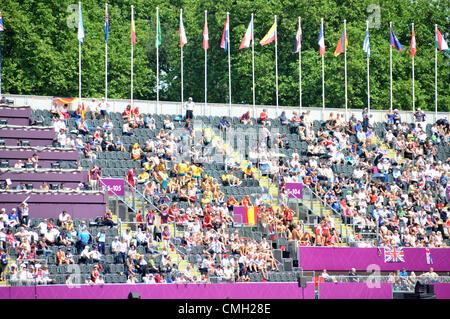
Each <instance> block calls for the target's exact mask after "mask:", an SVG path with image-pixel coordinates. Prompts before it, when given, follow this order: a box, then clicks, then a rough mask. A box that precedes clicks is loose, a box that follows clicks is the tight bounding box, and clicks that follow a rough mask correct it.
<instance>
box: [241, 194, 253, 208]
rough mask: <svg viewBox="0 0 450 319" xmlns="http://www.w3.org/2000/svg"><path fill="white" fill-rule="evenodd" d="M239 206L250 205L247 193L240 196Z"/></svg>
mask: <svg viewBox="0 0 450 319" xmlns="http://www.w3.org/2000/svg"><path fill="white" fill-rule="evenodd" d="M241 206H245V207H247V206H252V202H251V201H250V196H249V195H247V196H245V197H242V200H241Z"/></svg>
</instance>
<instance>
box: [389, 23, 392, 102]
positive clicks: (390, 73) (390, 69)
mask: <svg viewBox="0 0 450 319" xmlns="http://www.w3.org/2000/svg"><path fill="white" fill-rule="evenodd" d="M391 30H392V21H391V22H389V32H392V31H391ZM389 78H390V109H391V110H392V45H389Z"/></svg>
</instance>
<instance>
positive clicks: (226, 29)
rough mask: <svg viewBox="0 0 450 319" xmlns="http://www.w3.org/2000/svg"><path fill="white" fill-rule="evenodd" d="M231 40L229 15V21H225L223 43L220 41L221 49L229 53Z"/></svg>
mask: <svg viewBox="0 0 450 319" xmlns="http://www.w3.org/2000/svg"><path fill="white" fill-rule="evenodd" d="M229 39H230V24H229V22H228V15H227V20H226V21H225V27H224V28H223V33H222V41H220V47H221V48H222V49H224V50H225V52H227V50H228V41H229Z"/></svg>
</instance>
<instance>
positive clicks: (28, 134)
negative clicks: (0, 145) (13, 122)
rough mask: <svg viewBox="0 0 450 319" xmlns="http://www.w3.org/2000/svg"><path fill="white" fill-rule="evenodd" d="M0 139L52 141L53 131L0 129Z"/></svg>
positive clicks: (46, 129)
mask: <svg viewBox="0 0 450 319" xmlns="http://www.w3.org/2000/svg"><path fill="white" fill-rule="evenodd" d="M0 138H4V139H5V138H16V139H21V140H27V139H31V140H33V139H43V140H47V139H54V138H55V130H54V129H53V128H10V127H8V128H6V127H5V128H1V129H0Z"/></svg>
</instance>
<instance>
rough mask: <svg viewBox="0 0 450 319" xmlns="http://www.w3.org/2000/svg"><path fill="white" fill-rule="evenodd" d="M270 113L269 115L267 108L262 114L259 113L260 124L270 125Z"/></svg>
mask: <svg viewBox="0 0 450 319" xmlns="http://www.w3.org/2000/svg"><path fill="white" fill-rule="evenodd" d="M268 119H269V115H267V109H263V111H262V112H261V114H259V118H258V124H266V125H269V126H270V121H269V120H268Z"/></svg>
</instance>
